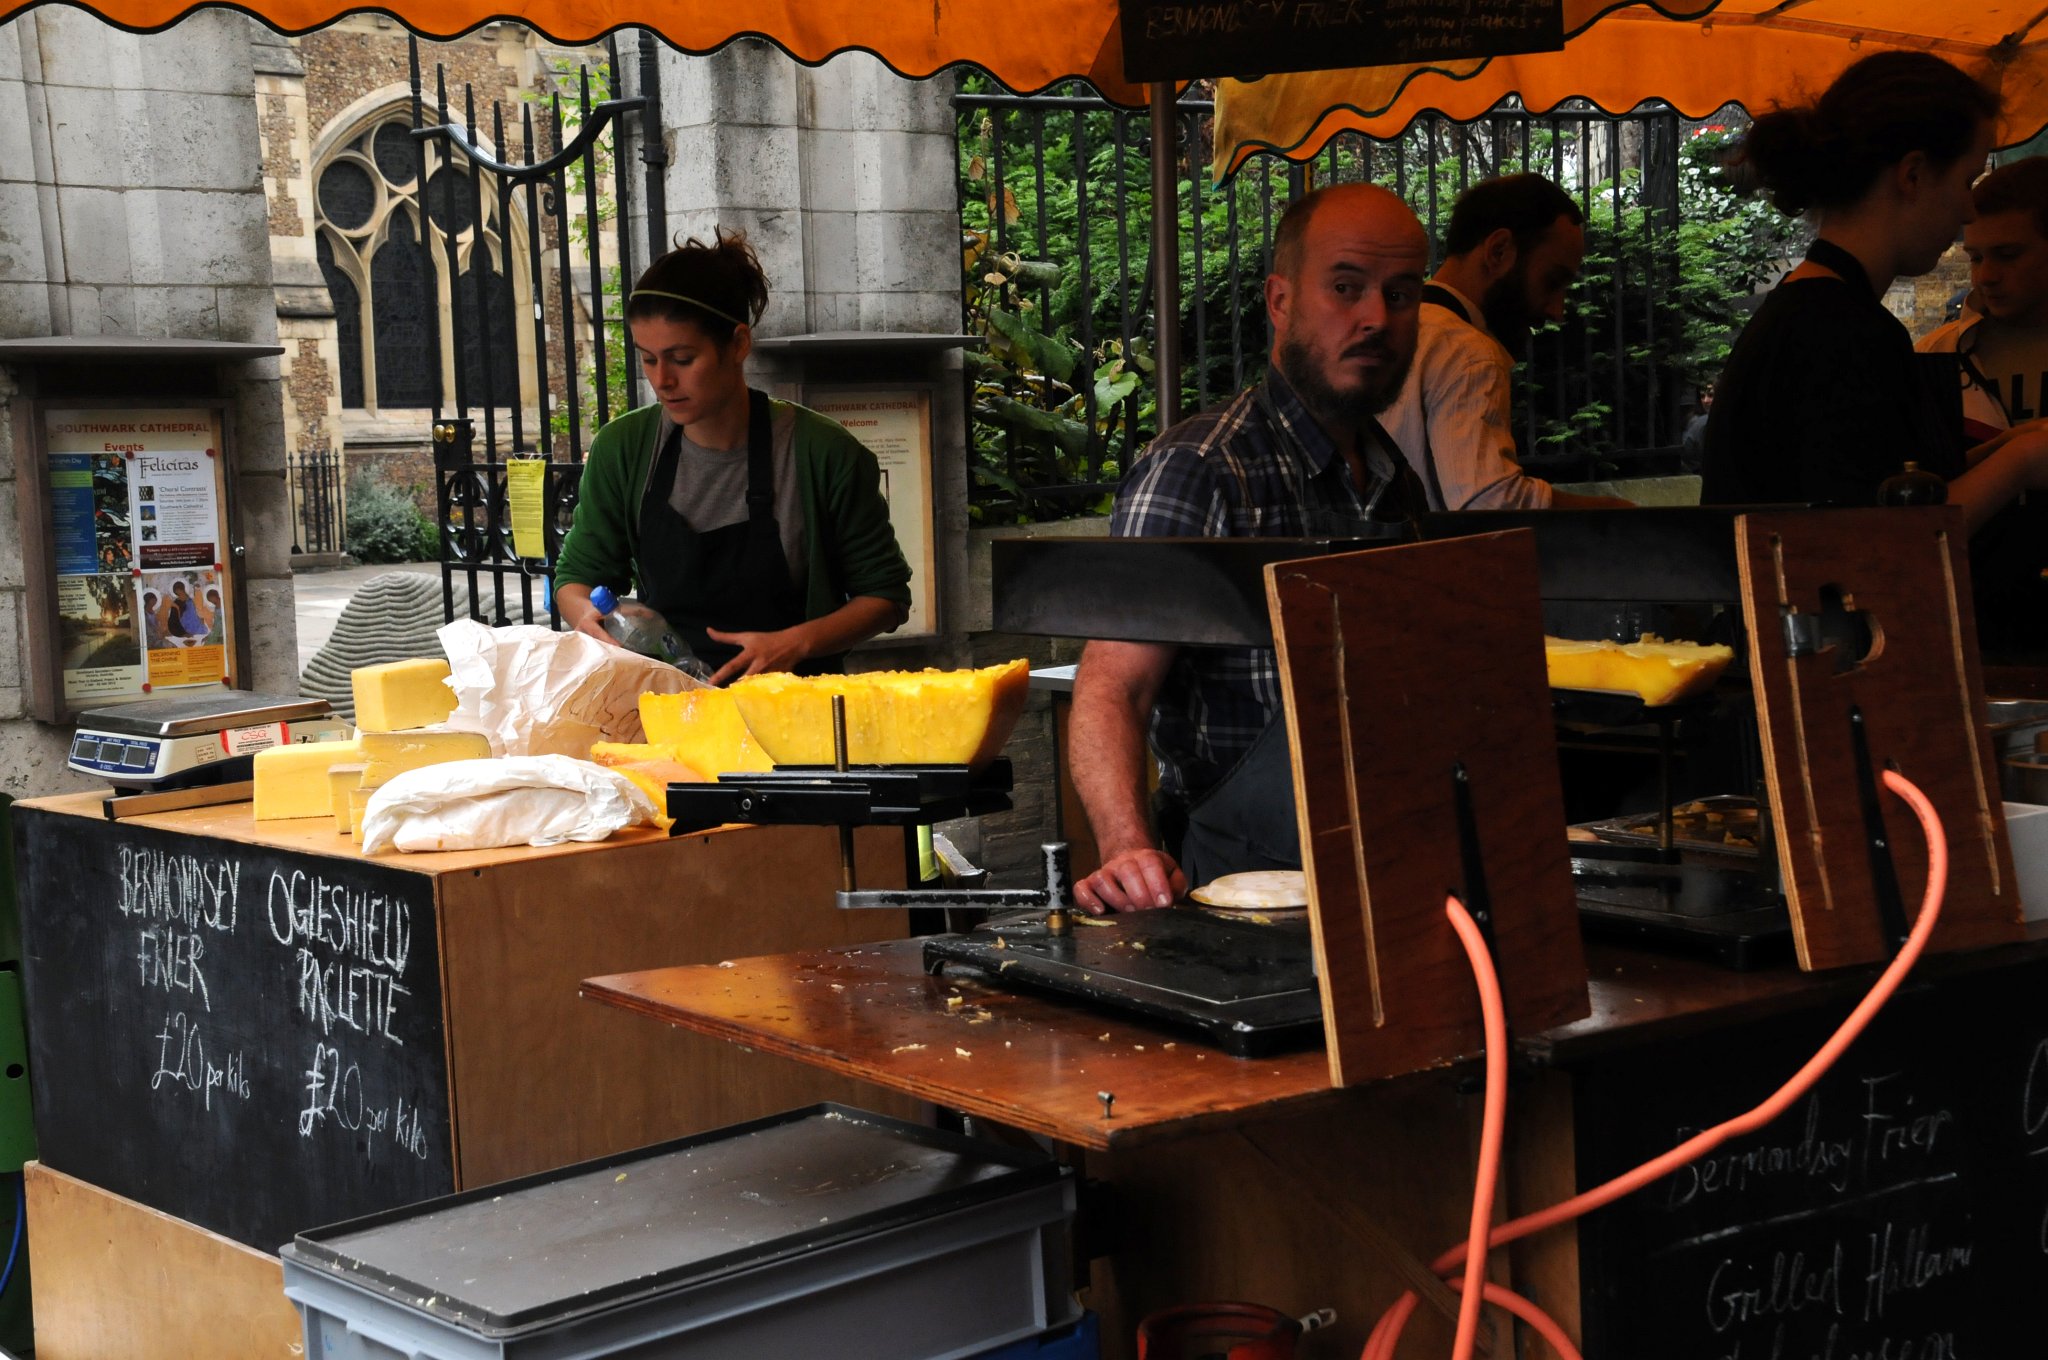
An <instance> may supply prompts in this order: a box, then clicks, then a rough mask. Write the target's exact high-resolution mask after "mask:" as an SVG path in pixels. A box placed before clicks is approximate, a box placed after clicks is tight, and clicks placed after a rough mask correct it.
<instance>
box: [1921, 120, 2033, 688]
mask: <svg viewBox="0 0 2048 1360" xmlns="http://www.w3.org/2000/svg"><path fill="white" fill-rule="evenodd" d="M1971 197H1972V199H1973V201H1974V203H1975V205H1976V209H1977V218H1976V220H1975V221H1973V222H1968V223H1965V224H1964V226H1963V250H1964V252H1965V253H1966V254H1968V255H1969V257H1970V285H1971V289H1970V296H1969V298H1968V299H1967V300H1966V301H1965V302H1964V304H1963V314H1962V315H1961V316H1960V317H1958V318H1957V319H1956V320H1954V321H1951V322H1949V323H1948V324H1947V325H1945V326H1942V327H1940V328H1939V329H1937V330H1935V331H1934V332H1933V333H1931V334H1929V335H1928V336H1927V337H1926V338H1924V339H1923V340H1921V341H1920V343H1919V346H1918V348H1919V349H1920V351H1921V352H1922V353H1924V354H1953V355H1955V356H1956V360H1955V362H1956V364H1957V366H1958V367H1959V368H1960V369H1961V370H1962V373H1961V375H1960V381H1961V385H1962V405H1963V410H1962V417H1963V438H1964V441H1965V442H1966V443H1967V444H1969V445H1973V446H1974V445H1977V444H1981V443H1983V442H1984V441H1985V440H1987V439H1992V438H1996V437H1997V435H1998V434H1999V433H2000V432H2001V431H2003V430H2007V429H2010V428H2011V427H2013V426H2015V425H2020V424H2024V423H2025V422H2027V421H2030V420H2038V419H2040V418H2041V417H2042V416H2043V415H2048V157H2040V156H2030V157H2028V158H2027V159H2025V160H2020V161H2014V162H2012V163H2011V164H2009V165H2001V166H1999V167H1998V168H1997V169H1996V170H1993V171H1992V172H1991V173H1990V174H1988V175H1986V176H1984V178H1982V179H1980V180H1978V181H1977V183H1976V185H1975V187H1974V188H1973V189H1972V190H1971ZM2044 500H2048V498H2044V497H2042V496H2041V495H2040V494H2038V493H2030V494H2028V495H2026V496H2023V497H2021V498H2020V500H2019V501H2018V502H2017V503H2016V504H2013V505H2009V506H2007V507H2006V508H2005V509H2003V510H2001V511H1999V512H1998V514H1996V515H1995V516H1993V517H1992V519H1991V520H1990V522H1989V523H1987V524H1985V525H1984V526H1983V527H1982V528H1981V529H1979V530H1978V531H1977V532H1976V533H1974V534H1972V535H1971V536H1970V577H1971V584H1972V586H1973V588H1974V592H1975V596H1976V604H1977V641H1978V645H1979V647H1980V648H1981V650H1982V651H1983V653H1984V655H1985V657H1986V658H1987V659H1988V660H1991V661H1993V662H2000V663H2027V664H2038V663H2039V662H2041V661H2042V660H2044V659H2048V580H2044V575H2043V573H2044V571H2048V504H2044V503H2043V502H2044Z"/></svg>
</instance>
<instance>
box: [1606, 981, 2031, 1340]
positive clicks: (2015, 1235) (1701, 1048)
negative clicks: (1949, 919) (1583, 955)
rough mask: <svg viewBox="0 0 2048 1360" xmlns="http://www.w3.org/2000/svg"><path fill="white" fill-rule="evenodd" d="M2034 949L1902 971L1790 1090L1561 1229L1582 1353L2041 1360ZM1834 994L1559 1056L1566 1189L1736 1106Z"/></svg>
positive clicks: (1798, 1051) (1838, 1011)
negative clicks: (1583, 1059) (1677, 1163)
mask: <svg viewBox="0 0 2048 1360" xmlns="http://www.w3.org/2000/svg"><path fill="white" fill-rule="evenodd" d="M2044 987H2048V962H2036V963H2032V964H2029V965H2026V966H2024V967H2013V968H2007V969H2002V970H2000V971H1998V972H1995V973H1978V974H1973V975H1968V976H1960V977H1952V978H1949V979H1946V980H1944V981H1943V982H1941V983H1940V984H1937V985H1935V986H1927V985H1924V984H1921V985H1915V983H1913V982H1912V981H1909V982H1908V983H1907V985H1906V987H1905V988H1903V989H1901V991H1900V992H1899V993H1898V995H1897V996H1895V997H1894V998H1893V1000H1892V1002H1891V1004H1890V1005H1888V1006H1887V1007H1886V1008H1885V1009H1884V1010H1883V1011H1882V1012H1880V1014H1879V1015H1878V1017H1877V1019H1876V1020H1875V1022H1873V1024H1872V1025H1871V1027H1870V1029H1869V1030H1868V1031H1867V1032H1866V1033H1865V1034H1864V1036H1863V1037H1862V1038H1861V1039H1859V1040H1858V1041H1857V1042H1856V1044H1855V1045H1854V1046H1853V1047H1851V1048H1850V1049H1849V1051H1848V1053H1847V1054H1846V1055H1844V1057H1843V1058H1842V1060H1841V1061H1840V1062H1839V1063H1838V1064H1837V1065H1836V1066H1835V1068H1834V1069H1833V1070H1832V1071H1831V1072H1830V1073H1829V1074H1828V1076H1827V1077H1825V1078H1824V1079H1823V1080H1822V1081H1821V1082H1820V1084H1819V1085H1818V1086H1817V1087H1815V1089H1814V1090H1813V1092H1812V1093H1810V1094H1809V1095H1808V1096H1807V1097H1806V1098H1805V1099H1803V1100H1801V1101H1800V1102H1799V1103H1797V1104H1796V1105H1794V1106H1793V1107H1792V1108H1791V1109H1790V1110H1789V1111H1787V1112H1786V1113H1785V1114H1784V1115H1783V1116H1781V1117H1780V1118H1779V1119H1778V1120H1776V1121H1775V1122H1773V1123H1772V1124H1770V1125H1768V1126H1767V1127H1765V1128H1764V1129H1762V1130H1759V1131H1758V1132H1757V1133H1755V1134H1752V1135H1750V1136H1748V1137H1745V1138H1740V1139H1736V1140H1733V1141H1730V1142H1728V1143H1725V1144H1723V1145H1722V1146H1721V1147H1720V1148H1719V1149H1717V1150H1715V1151H1714V1152H1711V1153H1709V1154H1708V1155H1707V1156H1706V1157H1704V1158H1702V1159H1700V1160H1699V1161H1697V1162H1695V1163H1693V1164H1692V1165H1691V1166H1688V1167H1686V1168H1684V1169H1683V1170H1681V1171H1679V1172H1676V1173H1674V1174H1673V1175H1671V1176H1668V1177H1666V1178H1665V1179H1663V1180H1660V1181H1657V1182H1655V1183H1654V1184H1652V1185H1650V1186H1648V1187H1646V1188H1645V1189H1643V1190H1640V1191H1638V1192H1636V1193H1635V1194H1634V1195H1632V1196H1630V1197H1628V1198H1627V1199H1624V1200H1622V1201H1620V1202H1619V1203H1617V1204H1616V1205H1614V1206H1612V1207H1611V1208H1607V1209H1603V1210H1600V1211H1598V1212H1596V1213H1594V1214H1592V1215H1590V1216H1589V1217H1587V1218H1586V1219H1584V1220H1582V1221H1581V1222H1580V1224H1579V1229H1578V1231H1579V1252H1580V1256H1579V1260H1580V1278H1581V1279H1582V1280H1583V1281H1584V1282H1585V1283H1584V1285H1583V1290H1584V1319H1585V1336H1584V1340H1585V1352H1586V1354H1587V1355H1614V1356H1651V1355H1654V1356H1657V1357H1658V1358H1659V1360H1752V1358H1755V1360H1769V1357H1774V1356H1775V1357H1783V1358H1784V1360H1793V1357H1797V1360H1853V1357H1866V1356H1867V1357H1878V1356H1882V1357H1887V1360H1963V1358H1964V1357H1970V1356H1986V1357H2016V1356H2022V1355H2037V1354H2039V1353H2040V1352H2041V1338H2040V1330H2041V1326H2040V1320H2039V1317H2038V1310H2037V1309H2036V1308H2034V1307H2033V1306H2032V1300H2035V1299H2038V1298H2040V1297H2041V1296H2042V1294H2043V1292H2044V1291H2048V1010H2044V1008H2043V1007H2042V1005H2041V1001H2040V998H2041V996H2042V994H2043V988H2044ZM1848 1008H1849V1002H1848V1000H1846V999H1845V1000H1843V1001H1842V1002H1841V1003H1840V1004H1839V1005H1838V1006H1834V1007H1832V1008H1827V1009H1826V1010H1825V1013H1821V1011H1819V1010H1816V1011H1814V1012H1809V1013H1807V1014H1805V1015H1801V1016H1792V1017H1781V1018H1777V1019H1773V1020H1769V1021H1760V1022H1757V1023H1755V1024H1752V1025H1748V1026H1743V1027H1739V1028H1734V1029H1728V1030H1720V1031H1716V1032H1714V1033H1712V1034H1710V1035H1706V1036H1704V1037H1700V1038H1696V1039H1688V1040H1684V1041H1681V1042H1678V1043H1671V1044H1661V1045H1657V1046H1654V1047H1653V1048H1650V1049H1648V1050H1645V1051H1641V1052H1638V1053H1633V1054H1630V1055H1629V1056H1627V1057H1625V1058H1619V1059H1613V1060H1608V1061H1603V1062H1601V1063H1598V1064H1597V1065H1592V1066H1590V1067H1588V1068H1581V1069H1575V1070H1574V1073H1573V1086H1574V1091H1575V1097H1574V1099H1575V1105H1576V1112H1577V1117H1576V1121H1575V1123H1576V1127H1577V1130H1578V1134H1577V1139H1578V1174H1579V1184H1580V1185H1581V1186H1582V1187H1588V1186H1591V1185H1594V1184H1597V1183H1598V1182H1600V1181H1603V1180H1605V1179H1607V1178H1608V1177H1609V1176H1612V1175H1614V1174H1617V1173H1619V1172H1622V1171H1625V1170H1627V1169H1629V1168H1630V1167H1633V1166H1635V1165H1636V1164H1638V1163H1640V1162H1642V1161H1644V1160H1646V1159H1647V1158H1648V1157H1650V1156H1651V1155H1654V1154H1655V1153H1658V1152H1662V1151H1665V1150H1667V1149H1669V1148H1671V1147H1673V1146H1675V1145H1676V1144H1677V1143H1679V1142H1680V1141H1681V1140H1683V1139H1684V1138H1687V1137H1689V1136H1691V1135H1692V1134H1694V1133H1697V1132H1699V1131H1700V1130H1701V1129H1704V1128H1709V1127H1712V1126H1713V1125H1714V1124H1717V1123H1719V1122H1721V1121H1722V1120H1724V1119H1727V1118H1729V1117H1731V1116H1733V1115H1736V1114H1739V1113H1741V1112H1742V1111H1744V1110H1746V1109H1748V1108H1750V1107H1751V1106H1752V1105H1754V1104H1755V1103H1756V1102H1757V1101H1758V1100H1760V1099H1762V1098H1763V1097H1764V1096H1766V1095H1768V1094H1769V1093H1770V1092H1771V1091H1772V1090H1774V1089H1776V1087H1777V1086H1778V1085H1779V1084H1780V1083H1781V1082H1782V1081H1783V1080H1784V1079H1785V1078H1786V1077H1788V1076H1789V1075H1791V1073H1792V1071H1793V1070H1794V1069H1795V1068H1796V1067H1797V1066H1798V1065H1799V1064H1800V1063H1801V1062H1803V1061H1804V1060H1805V1059H1806V1057H1807V1056H1808V1055H1809V1054H1811V1053H1812V1052H1813V1051H1814V1050H1815V1049H1816V1048H1818V1047H1819V1045H1820V1043H1821V1041H1822V1040H1823V1039H1824V1038H1825V1036H1826V1035H1827V1034H1828V1033H1829V1032H1830V1031H1831V1030H1832V1029H1833V1028H1834V1027H1835V1025H1837V1024H1839V1023H1840V1021H1841V1018H1842V1016H1843V1015H1844V1014H1846V1013H1847V1010H1848Z"/></svg>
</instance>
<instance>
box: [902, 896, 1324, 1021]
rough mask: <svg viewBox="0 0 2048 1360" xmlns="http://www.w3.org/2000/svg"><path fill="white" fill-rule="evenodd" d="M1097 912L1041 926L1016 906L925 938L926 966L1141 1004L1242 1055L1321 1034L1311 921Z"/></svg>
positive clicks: (1134, 1006) (1121, 1004) (1183, 911)
mask: <svg viewBox="0 0 2048 1360" xmlns="http://www.w3.org/2000/svg"><path fill="white" fill-rule="evenodd" d="M1102 920H1103V922H1104V924H1098V925H1088V924H1082V925H1077V926H1075V927H1074V930H1073V933H1072V934H1071V935H1067V936H1064V937H1059V938H1055V937H1053V936H1049V935H1047V934H1046V932H1045V926H1044V924H1043V916H1042V913H1040V914H1033V913H1020V914H1018V915H1014V916H1009V917H1004V918H1001V919H998V920H994V921H990V922H989V923H988V924H986V925H983V926H980V927H978V928H976V929H975V930H973V931H971V932H969V933H967V934H965V935H935V936H933V937H931V938H930V939H928V940H926V941H925V944H924V960H925V967H926V968H928V969H931V970H932V971H934V972H936V971H938V970H939V969H940V968H941V967H943V966H944V965H946V964H949V963H950V964H963V965H966V966H968V967H970V968H973V969H975V970H976V971H977V972H979V973H980V974H981V975H982V976H983V977H984V978H985V979H986V980H987V981H989V982H991V983H993V984H995V985H997V986H1001V987H1011V986H1016V987H1030V988H1036V989H1042V990H1045V991H1053V992H1059V993H1062V994H1064V995H1067V996H1072V997H1078V998H1080V999H1081V1000H1083V1001H1088V1002H1092V1003H1094V1004H1096V1005H1099V1006H1103V1007H1105V1008H1108V1009H1111V1010H1120V1011H1128V1012H1135V1013H1137V1014H1138V1015H1142V1016H1144V1017H1146V1018H1147V1019H1151V1020H1158V1021H1163V1022H1165V1023H1166V1024H1169V1025H1174V1026H1178V1027H1182V1028H1186V1029H1192V1030H1194V1031H1196V1032H1198V1033H1200V1034H1201V1035H1202V1036H1204V1037H1205V1038H1207V1039H1208V1040H1209V1041H1210V1042H1212V1043H1214V1044H1216V1045H1217V1046H1218V1047H1220V1048H1222V1049H1224V1050H1225V1051H1226V1052H1229V1053H1234V1054H1236V1055H1237V1056H1238V1057H1241V1058H1249V1057H1257V1056H1259V1055H1261V1054H1265V1053H1271V1052H1273V1051H1275V1050H1277V1049H1280V1048H1288V1047H1305V1046H1307V1045H1309V1044H1311V1043H1314V1042H1315V1041H1318V1040H1320V1039H1321V1038H1322V1036H1323V1018H1322V1017H1323V1006H1322V996H1321V993H1320V992H1319V990H1318V989H1317V986H1316V974H1315V952H1314V948H1313V946H1312V945H1311V943H1310V940H1309V936H1308V932H1307V931H1305V930H1302V929H1299V928H1290V927H1289V926H1284V925H1259V924H1256V923H1251V922H1239V921H1230V920H1224V919H1221V918H1219V917H1216V916H1212V915H1210V914H1209V913H1207V912H1204V911H1197V910H1193V909H1190V908H1186V907H1170V908H1167V909H1165V910H1162V911H1136V912H1130V913H1128V914H1125V915H1120V916H1109V917H1104V918H1102ZM998 940H1000V941H1001V942H1002V943H1001V944H1000V945H998V944H997V941H998Z"/></svg>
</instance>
